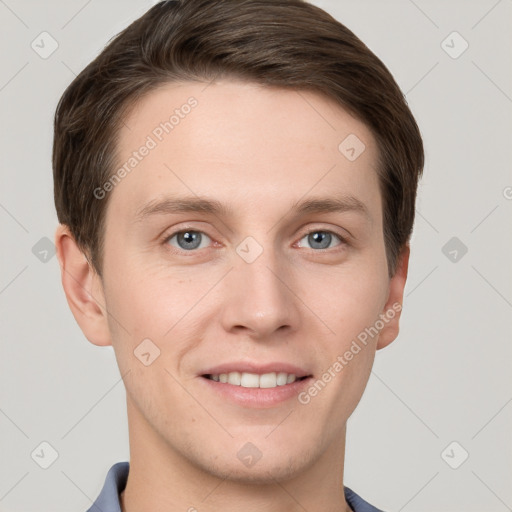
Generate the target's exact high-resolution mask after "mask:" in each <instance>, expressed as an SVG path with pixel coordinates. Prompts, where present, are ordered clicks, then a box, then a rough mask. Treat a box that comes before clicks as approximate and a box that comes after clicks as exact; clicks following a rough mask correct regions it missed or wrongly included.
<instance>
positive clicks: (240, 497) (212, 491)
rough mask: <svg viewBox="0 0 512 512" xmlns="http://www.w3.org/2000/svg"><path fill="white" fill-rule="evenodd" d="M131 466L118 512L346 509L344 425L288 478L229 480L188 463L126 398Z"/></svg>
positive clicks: (332, 511)
mask: <svg viewBox="0 0 512 512" xmlns="http://www.w3.org/2000/svg"><path fill="white" fill-rule="evenodd" d="M128 424H129V439H130V471H129V475H128V480H127V483H126V488H125V490H124V492H123V493H122V495H121V496H120V504H121V510H122V512H134V511H137V512H150V511H151V512H164V511H165V512H172V511H187V512H197V511H198V510H209V511H222V512H235V511H237V512H238V511H239V510H240V508H241V507H242V504H243V508H244V509H248V510H265V511H266V512H283V511H286V512H303V511H304V510H324V511H326V512H350V510H351V509H350V507H349V506H348V504H347V503H346V500H345V495H344V490H343V463H344V454H345V430H344V431H343V433H342V435H340V436H339V438H338V439H337V440H336V444H335V445H331V446H329V447H328V449H327V450H325V451H324V452H323V453H322V454H321V455H320V456H319V457H318V458H317V459H316V460H313V461H311V462H310V463H309V465H307V467H305V468H299V469H298V471H296V472H295V473H294V475H293V477H291V478H287V479H286V480H279V479H276V478H274V477H273V476H272V471H269V473H268V478H266V479H263V480H262V479H258V481H257V482H256V483H254V482H251V481H250V479H243V478H239V479H237V480H232V479H230V478H229V476H225V477H223V476H222V475H220V474H216V472H215V471H207V470H205V469H204V468H202V467H199V466H198V465H197V464H194V463H192V462H191V461H190V460H189V459H187V458H186V457H184V456H183V455H182V454H181V453H179V451H177V450H176V449H174V448H173V447H171V446H169V444H168V443H166V442H165V441H164V440H163V439H162V437H161V436H160V435H158V433H156V432H155V431H154V430H153V429H151V428H150V426H149V425H148V423H147V422H146V421H145V420H144V419H143V417H142V415H141V414H140V413H139V412H138V410H137V409H136V408H135V407H134V405H133V404H131V403H130V402H129V401H128Z"/></svg>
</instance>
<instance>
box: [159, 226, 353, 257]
mask: <svg viewBox="0 0 512 512" xmlns="http://www.w3.org/2000/svg"><path fill="white" fill-rule="evenodd" d="M187 232H192V233H200V234H201V235H206V236H207V237H208V238H209V239H210V241H213V239H212V237H210V236H209V235H208V234H207V233H205V232H204V231H201V230H199V229H194V228H182V229H180V230H178V231H174V232H172V233H170V234H166V235H165V236H164V238H163V241H162V243H163V245H167V246H170V244H169V241H170V240H171V239H172V238H174V237H175V236H177V235H179V234H181V233H187ZM312 233H327V234H330V235H334V236H335V237H336V238H338V240H339V241H340V243H339V244H338V245H336V246H334V247H328V248H326V249H313V248H311V247H304V249H309V250H310V251H313V252H315V253H318V252H326V251H332V250H341V248H343V247H345V246H347V245H348V241H347V240H346V238H345V237H343V236H341V235H339V234H338V233H335V232H334V231H331V230H328V229H312V230H310V231H307V232H306V233H303V234H302V235H301V237H300V238H299V240H298V241H299V242H300V241H301V240H303V239H304V238H305V237H307V236H309V235H311V234H312ZM294 245H295V244H294ZM170 247H172V249H171V250H172V251H176V253H179V254H186V253H190V254H194V253H198V252H199V251H200V250H201V249H191V250H189V251H187V250H185V249H180V248H178V247H174V246H170Z"/></svg>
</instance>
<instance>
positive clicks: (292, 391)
mask: <svg viewBox="0 0 512 512" xmlns="http://www.w3.org/2000/svg"><path fill="white" fill-rule="evenodd" d="M199 379H200V380H201V381H203V382H204V384H205V385H206V386H208V388H209V389H211V390H212V391H213V392H214V393H217V394H218V395H220V396H221V397H222V398H225V399H227V400H230V401H232V402H235V403H236V404H238V405H241V406H242V407H255V408H260V409H264V408H269V407H274V406H276V405H279V404H281V403H283V402H286V401H287V400H290V399H292V398H296V397H297V395H298V394H299V393H300V392H301V391H303V390H304V388H306V387H307V386H308V385H309V384H310V381H311V379H312V377H307V378H305V379H303V380H296V381H295V382H292V383H291V384H285V385H284V386H276V387H275V388H244V387H242V386H234V385H233V384H228V383H224V382H217V381H215V380H211V379H208V378H206V377H199Z"/></svg>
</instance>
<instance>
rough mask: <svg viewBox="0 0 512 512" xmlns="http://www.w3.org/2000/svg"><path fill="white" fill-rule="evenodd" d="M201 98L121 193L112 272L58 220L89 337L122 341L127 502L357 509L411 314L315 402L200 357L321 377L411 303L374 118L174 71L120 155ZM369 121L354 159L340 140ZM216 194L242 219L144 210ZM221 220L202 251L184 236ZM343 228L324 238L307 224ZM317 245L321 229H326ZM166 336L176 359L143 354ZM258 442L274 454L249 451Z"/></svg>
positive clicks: (144, 106)
mask: <svg viewBox="0 0 512 512" xmlns="http://www.w3.org/2000/svg"><path fill="white" fill-rule="evenodd" d="M191 96H193V97H194V98H196V99H197V102H198V104H197V106H196V107H195V108H194V109H193V110H192V111H191V112H190V114H188V115H187V116H185V117H184V118H183V119H181V120H180V123H179V125H177V126H176V127H175V128H174V130H173V131H172V132H171V133H170V134H168V135H166V137H165V138H164V140H163V141H162V142H160V143H159V144H158V146H157V147H156V148H155V149H153V150H152V151H151V152H150V154H149V155H148V156H147V157H145V158H144V159H143V160H142V161H141V162H140V163H139V164H138V165H137V167H136V168H135V169H134V170H133V171H132V172H131V173H130V174H129V175H128V176H126V177H125V178H124V179H123V180H122V181H121V183H119V184H118V185H117V186H116V187H115V188H114V190H113V191H111V192H109V194H110V197H109V205H108V209H107V215H106V238H105V247H104V261H103V268H102V270H103V277H102V279H100V278H99V277H98V275H97V273H96V272H95V271H94V269H92V268H91V266H90V265H89V264H88V262H87V260H86V258H85V257H84V255H83V254H82V253H81V252H80V250H79V249H78V248H77V246H76V244H75V242H74V240H73V237H72V236H71V235H70V233H69V230H68V228H67V227H66V226H59V227H58V229H57V233H56V246H57V250H58V258H59V262H60V265H61V269H62V282H63V286H64V290H65V293H66V296H67V299H68V303H69V305H70V308H71V310H72V312H73V314H74V316H75V318H76V320H77V322H78V323H79V325H80V327H81V329H82V330H83V332H84V334H85V336H86V337H87V338H88V339H89V341H90V342H91V343H93V344H95V345H101V346H104V345H110V344H111V345H113V347H114V350H115V354H116V358H117V362H118V365H119V369H120V372H121V374H122V375H123V378H124V383H125V387H126V397H127V411H128V422H129V433H130V474H129V478H128V482H127V487H126V490H125V492H124V493H123V496H122V509H123V511H125V512H126V511H127V512H134V511H140V512H144V511H152V512H159V511H164V510H165V511H169V510H182V511H185V510H193V509H192V508H191V507H194V508H195V509H197V510H200V511H220V510H222V511H224V512H230V511H234V510H239V509H240V507H241V506H242V505H243V508H244V509H247V510H266V511H269V512H272V511H276V512H277V511H280V512H281V511H283V510H285V511H296V510H297V511H298V510H304V509H306V510H328V511H344V510H350V509H349V508H348V505H347V503H346V502H345V499H344V495H343V464H344V453H345V433H346V422H347V419H348V418H349V416H350V415H351V413H352V412H353V410H354V409H355V407H356V405H357V403H358V402H359V400H360V398H361V395H362V393H363V391H364V388H365V386H366V384H367V381H368V377H369V374H370V371H371V367H372V364H373V360H374V356H375V351H376V350H377V349H381V348H383V347H385V346H387V345H388V344H389V343H391V342H392V341H393V340H394V339H395V338H396V336H397V334H398V323H399V318H400V313H399V312H397V313H396V315H394V318H393V319H391V320H389V321H388V322H387V323H385V325H384V327H383V328H382V329H381V330H380V333H379V335H378V336H375V337H373V338H371V339H369V341H368V343H367V345H366V346H365V347H363V349H362V350H361V351H360V352H359V353H358V354H357V355H355V356H354V358H353V359H352V360H351V361H350V362H349V364H347V365H346V366H345V367H344V368H343V370H342V371H340V372H338V373H337V374H336V377H335V378H333V379H332V380H331V382H329V383H328V384H327V385H326V386H325V387H324V388H323V389H322V390H321V392H319V393H318V395H317V396H315V397H314V398H312V399H311V401H310V403H308V404H307V405H303V404H301V403H299V402H298V400H297V399H296V398H292V399H290V400H287V401H286V402H283V403H281V404H278V405H275V406H273V407H269V408H249V407H241V406H239V405H235V404H233V403H230V402H228V401H226V400H224V399H222V398H221V397H219V396H218V395H217V394H216V393H214V392H213V391H211V390H210V389H209V388H207V387H206V386H205V382H204V380H203V378H202V377H200V376H199V374H200V373H201V370H205V369H206V368H208V366H211V365H212V364H221V363H224V362H228V361H255V362H269V361H285V362H289V363H292V364H295V365H297V366H299V367H301V368H304V369H306V370H307V372H308V373H310V374H312V375H313V376H314V377H315V378H319V377H321V376H322V374H323V373H324V371H325V370H326V369H327V368H328V367H331V366H332V365H333V363H334V362H335V361H336V360H337V357H338V356H339V355H343V354H344V353H345V352H346V350H347V349H348V348H349V347H350V345H351V343H352V342H353V340H354V339H356V337H357V335H358V334H359V333H361V332H362V331H364V329H365V327H369V326H372V325H374V324H375V322H376V320H378V319H379V315H380V314H385V313H386V312H387V311H388V310H390V309H392V306H393V304H397V303H399V304H401V302H402V298H403V291H404V286H405V282H406V278H407V265H408V259H409V248H408V246H405V247H404V248H403V250H402V252H401V255H400V260H399V265H398V270H397V272H396V274H395V275H394V276H393V277H392V278H389V276H388V269H387V262H386V252H385V246H384V237H383V226H382V199H381V196H380V192H379V186H378V179H377V173H376V162H377V146H376V143H375V139H374V137H373V136H372V134H371V132H370V131H369V129H368V128H367V127H366V126H365V125H364V124H363V123H361V122H360V121H358V120H357V119H355V118H354V117H352V116H351V115H349V114H348V113H347V112H346V111H344V110H342V109H341V108H340V107H339V106H338V105H337V104H335V103H334V102H332V101H331V100H329V99H326V98H324V97H322V96H320V95H317V94H315V93H312V92H304V91H301V92H300V93H299V92H297V91H292V90H283V89H272V88H268V87H262V86H258V85H255V84H249V83H242V82H238V81H228V80H225V81H221V82H216V83H213V84H210V85H208V86H207V87H206V84H203V83H181V84H166V85H165V86H163V87H161V88H160V89H159V90H157V91H153V92H152V93H151V94H150V95H148V96H146V97H145V98H143V100H142V101H141V102H139V103H138V104H137V105H136V106H135V108H134V109H132V110H131V111H130V112H129V115H128V116H127V118H126V119H125V121H126V125H127V128H126V127H123V128H122V130H121V132H120V138H119V164H120V165H122V164H123V163H124V162H125V161H126V160H127V158H128V157H129V155H130V154H131V153H132V152H133V151H134V150H136V149H137V148H139V147H140V146H141V145H142V144H143V143H144V141H145V140H146V137H147V136H148V135H149V134H151V133H152V131H153V130H154V128H155V127H156V126H158V125H159V123H160V122H162V121H163V120H165V119H168V117H169V114H168V113H172V112H173V111H174V109H175V108H179V107H180V106H181V105H183V104H184V103H186V101H187V99H188V98H189V97H191ZM349 134H356V135H357V137H358V138H359V139H360V140H361V141H363V142H364V144H365V146H366V149H365V151H364V152H363V153H362V154H361V155H360V156H359V157H358V158H357V159H356V160H355V161H353V162H351V161H349V160H348V159H347V158H345V156H344V155H343V154H342V153H340V151H339V150H338V145H339V144H340V142H341V141H342V140H344V139H345V138H346V137H347V135H349ZM168 195H173V196H180V197H181V196H188V197H190V196H192V197H194V198H197V196H199V197H201V198H208V199H215V200H217V201H220V202H221V203H223V204H224V205H226V206H227V207H229V208H231V209H232V213H231V214H230V215H228V216H223V215H221V214H216V215H213V214H211V213H205V212H183V213H179V212H178V213H177V212H171V213H166V214H156V215H153V216H151V217H149V218H147V219H146V220H144V221H142V222H137V221H136V214H137V212H138V211H139V210H140V209H141V208H142V207H143V206H144V205H145V204H147V203H148V202H149V201H152V200H155V199H156V200H158V199H161V198H162V197H164V196H168ZM341 196H354V197H356V198H357V199H359V200H360V201H361V202H362V203H364V205H366V207H367V209H368V214H369V215H368V217H365V216H364V215H362V214H361V213H359V212H356V211H344V212H323V213H307V214H303V215H300V216H297V215H295V214H294V213H293V212H292V211H291V210H292V206H293V205H294V203H296V202H297V201H299V200H304V199H310V198H313V197H314V198H327V197H341ZM184 229H189V230H196V231H200V232H202V233H205V234H206V235H207V237H204V238H203V241H202V243H201V246H200V248H198V249H195V250H188V251H187V250H185V249H183V248H180V244H179V242H178V238H177V237H174V238H171V239H170V240H169V238H168V237H170V236H171V235H173V234H175V233H176V232H179V231H180V230H184ZM318 231H320V232H322V233H323V232H326V231H328V232H331V233H334V234H335V235H338V236H340V237H343V238H344V239H345V242H342V241H341V239H338V238H337V237H336V236H333V237H332V238H331V244H330V246H329V247H328V248H325V249H320V248H318V246H317V245H314V243H312V242H311V240H310V238H308V236H307V235H308V233H311V232H313V233H317V232H318ZM248 236H251V237H253V238H254V239H255V240H256V241H257V243H258V244H259V245H260V246H261V248H262V249H263V252H262V253H261V255H260V256H259V257H258V258H257V259H256V260H255V261H254V262H252V263H247V262H246V261H244V260H243V259H242V258H241V257H240V256H239V254H238V253H237V252H236V248H237V246H238V245H239V244H240V243H241V242H242V241H243V240H244V239H245V238H246V237H248ZM313 242H314V241H313ZM146 338H149V339H151V340H152V342H153V343H154V344H155V345H156V346H158V348H159V349H160V356H159V357H158V358H157V359H155V360H154V362H153V363H152V364H150V365H149V366H145V365H144V364H142V363H141V361H140V360H139V359H137V357H135V355H134V350H135V349H136V347H137V346H138V345H139V344H140V343H141V341H142V340H144V339H146ZM247 442H251V443H252V444H253V445H255V446H256V447H257V448H258V450H259V451H260V452H261V454H262V456H261V459H260V460H259V461H258V462H257V463H256V464H255V465H253V466H251V467H246V466H245V465H244V464H242V463H241V461H240V459H239V458H238V457H237V452H238V451H239V450H240V449H241V447H243V446H244V445H245V444H246V443H247Z"/></svg>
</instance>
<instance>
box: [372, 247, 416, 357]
mask: <svg viewBox="0 0 512 512" xmlns="http://www.w3.org/2000/svg"><path fill="white" fill-rule="evenodd" d="M410 252H411V249H410V247H409V244H406V245H404V246H403V247H402V249H401V251H400V254H399V256H398V261H397V268H396V272H395V275H394V276H393V277H392V278H391V279H390V281H389V294H388V299H387V301H386V305H385V306H384V310H383V311H382V314H381V318H382V320H383V322H384V327H383V328H382V329H381V331H380V334H379V339H378V341H377V350H380V349H381V348H384V347H387V346H388V345H389V344H390V343H391V342H392V341H393V340H395V338H396V337H397V336H398V332H399V321H400V315H401V313H402V303H403V297H404V288H405V282H406V281H407V270H408V268H409V255H410Z"/></svg>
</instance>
